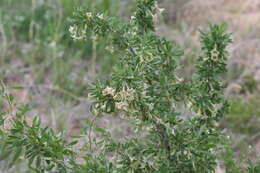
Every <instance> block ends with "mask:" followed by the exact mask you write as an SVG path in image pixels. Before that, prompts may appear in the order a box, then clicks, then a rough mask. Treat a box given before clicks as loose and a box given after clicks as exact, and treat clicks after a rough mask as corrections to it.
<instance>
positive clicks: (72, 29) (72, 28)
mask: <svg viewBox="0 0 260 173" xmlns="http://www.w3.org/2000/svg"><path fill="white" fill-rule="evenodd" d="M69 32H70V33H71V34H75V33H76V27H75V26H70V28H69Z"/></svg>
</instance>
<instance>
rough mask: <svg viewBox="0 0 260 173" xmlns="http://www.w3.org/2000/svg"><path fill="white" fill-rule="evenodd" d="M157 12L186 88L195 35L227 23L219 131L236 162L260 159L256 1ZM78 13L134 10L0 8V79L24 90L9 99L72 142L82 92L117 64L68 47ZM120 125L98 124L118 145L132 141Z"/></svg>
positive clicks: (96, 50) (42, 3) (54, 2)
mask: <svg viewBox="0 0 260 173" xmlns="http://www.w3.org/2000/svg"><path fill="white" fill-rule="evenodd" d="M159 6H160V7H161V8H165V11H164V13H163V14H162V16H159V22H158V23H157V26H156V29H157V31H156V32H157V33H158V34H159V35H161V36H163V37H166V38H167V39H171V40H173V41H176V42H177V43H178V44H179V45H180V47H182V48H183V50H184V52H185V55H184V56H183V57H182V58H181V59H179V60H178V61H179V63H180V64H181V66H180V68H179V69H178V72H179V74H180V75H181V77H183V78H184V80H189V79H190V76H191V74H192V73H193V72H194V63H195V59H196V57H198V56H199V55H200V40H199V37H198V36H199V30H201V29H205V28H207V27H208V23H209V22H211V23H225V24H226V25H227V27H228V29H229V31H230V32H232V33H233V36H232V37H233V40H234V44H233V45H232V46H231V47H230V48H229V52H230V59H229V64H228V69H229V71H228V74H227V75H226V76H225V78H224V82H225V83H226V84H227V89H226V90H225V93H226V96H227V97H228V98H229V99H230V100H231V108H230V113H229V115H227V116H226V118H224V119H223V120H222V121H221V123H220V124H219V126H220V127H221V128H222V129H223V132H225V133H226V134H227V135H229V136H230V137H231V141H232V150H234V151H235V153H236V155H237V158H242V157H241V156H246V155H247V156H246V157H248V156H249V157H250V158H251V159H253V160H254V159H256V158H257V155H259V153H260V87H259V86H260V82H259V81H260V22H259V21H260V1H259V0H218V1H205V0H160V1H159ZM79 7H82V8H86V9H88V10H90V11H97V12H103V13H107V14H109V15H112V16H120V17H121V19H122V20H128V19H129V18H130V17H129V15H130V14H131V12H132V11H133V9H134V3H133V1H132V0H0V79H2V80H3V81H4V82H5V83H8V84H10V85H20V86H23V89H22V90H19V91H12V92H13V94H14V95H15V97H16V98H17V99H18V100H19V101H20V102H23V103H28V104H29V105H30V107H31V111H30V115H31V116H32V115H41V118H42V119H43V122H44V123H46V124H49V125H50V126H51V127H53V128H55V129H57V131H61V130H65V129H66V131H68V133H71V134H79V133H80V132H82V129H84V124H85V123H86V124H87V122H88V119H89V118H88V117H89V116H90V113H89V105H90V103H89V101H88V100H87V95H88V85H89V84H90V83H91V81H92V80H94V79H96V78H101V79H104V78H106V77H107V76H108V75H109V74H110V73H111V71H112V66H113V64H114V63H115V62H116V61H117V58H118V57H115V56H112V55H111V54H110V53H109V51H108V50H107V49H109V48H107V47H106V46H105V44H104V42H98V43H95V42H93V41H87V42H85V41H84V42H82V41H73V40H72V39H71V37H70V35H69V32H68V28H69V26H70V22H71V20H72V19H71V18H72V15H73V11H74V10H75V9H76V8H79ZM183 74H184V75H183ZM30 115H29V116H30ZM82 120H84V121H82ZM118 121H121V120H118V119H116V118H114V117H108V118H106V119H103V120H100V125H104V124H105V126H107V127H108V128H110V129H111V130H112V131H114V134H115V136H117V137H120V136H124V135H129V133H130V134H131V130H129V127H128V126H127V125H125V124H124V122H123V123H118ZM118 124H119V125H118ZM119 126H120V127H119ZM118 127H119V128H118ZM118 129H120V130H118ZM121 129H124V130H121Z"/></svg>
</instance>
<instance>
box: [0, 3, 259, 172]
mask: <svg viewBox="0 0 260 173" xmlns="http://www.w3.org/2000/svg"><path fill="white" fill-rule="evenodd" d="M161 11H162V10H161V9H160V8H158V6H157V3H156V0H137V9H136V11H135V13H134V15H133V16H132V17H131V19H130V22H129V23H123V22H121V21H120V20H119V19H116V18H110V17H108V16H106V15H104V14H100V13H91V12H87V13H86V12H85V11H84V10H83V9H79V10H78V11H76V12H75V15H74V21H73V22H74V24H73V25H72V26H71V28H70V32H71V35H72V38H73V39H75V40H86V39H89V38H93V39H103V40H107V43H108V50H109V51H110V52H112V53H114V54H115V55H119V56H118V57H119V59H118V63H117V64H116V65H115V67H114V72H113V74H112V75H111V77H109V79H108V80H106V81H104V82H100V81H97V82H95V83H94V84H93V85H92V86H91V89H90V91H91V94H90V97H91V98H92V100H93V105H92V108H91V111H92V112H93V114H94V115H95V116H97V117H98V116H101V115H105V114H112V113H113V114H114V113H117V115H118V116H121V117H123V118H124V119H127V120H129V122H130V123H131V124H132V125H133V127H135V129H136V131H135V132H136V135H134V137H131V138H130V137H126V138H125V139H124V140H121V141H117V140H115V139H113V138H112V137H111V135H110V134H109V133H108V132H107V131H106V129H102V128H95V126H94V124H93V123H92V125H91V127H90V128H89V135H88V136H89V140H88V141H87V142H86V144H85V145H84V147H83V148H80V149H77V150H75V149H74V150H73V149H72V146H75V145H76V144H77V141H78V140H75V141H72V142H66V140H65V138H64V136H63V135H62V134H58V135H57V134H55V132H54V131H53V130H51V129H49V128H48V127H42V126H41V123H40V120H38V119H37V118H35V119H34V120H33V122H32V123H28V122H27V121H25V120H24V115H25V114H26V111H27V108H26V107H20V108H19V109H18V110H17V112H16V113H13V115H12V117H13V118H12V122H13V123H12V126H11V127H10V128H8V129H6V128H5V129H2V130H1V141H2V145H1V146H2V151H4V152H3V153H2V155H5V156H6V157H7V156H8V155H9V157H10V158H12V160H11V162H10V165H12V164H13V163H15V162H16V161H17V160H18V159H21V158H23V159H25V160H27V161H28V166H29V168H30V169H31V170H33V171H34V172H41V173H43V172H47V171H55V172H62V173H63V172H73V173H83V172H87V173H91V172H93V173H97V172H98V173H110V172H111V173H112V172H113V173H115V172H116V173H124V172H131V173H139V172H142V173H180V172H181V173H193V172H194V173H203V172H205V173H208V172H214V171H215V166H216V164H217V162H216V159H217V155H218V153H219V151H220V150H221V147H220V144H221V143H223V140H222V139H223V138H222V134H221V132H220V130H219V129H218V128H217V127H216V124H217V122H218V121H219V120H220V119H221V118H222V117H223V116H224V115H225V113H226V112H227V109H228V102H227V101H226V100H225V98H224V95H223V88H225V86H224V85H223V84H222V83H221V76H222V75H223V74H224V73H225V72H226V61H227V56H228V53H227V51H226V47H227V46H228V44H229V43H231V39H230V34H227V33H226V32H225V27H224V25H211V26H210V30H209V31H207V32H201V44H202V52H203V54H202V55H201V56H200V57H198V59H197V64H196V69H197V70H196V73H195V74H194V76H193V78H192V81H183V80H182V79H181V78H180V77H178V76H177V75H176V73H175V69H176V68H177V67H178V64H177V61H178V58H179V57H180V56H182V55H183V52H182V50H180V48H179V47H178V46H177V44H176V43H174V42H171V41H168V40H166V39H165V38H160V37H159V36H158V35H156V33H155V26H154V20H156V15H157V13H159V12H161ZM5 88H6V87H5V86H4V85H3V87H2V91H1V94H2V95H1V96H2V97H1V98H2V99H5V100H7V101H8V103H9V104H8V105H9V107H12V105H13V101H12V100H13V99H11V98H12V97H11V96H10V95H9V94H8V93H7V92H6V89H5ZM183 107H185V109H187V110H189V111H190V112H191V114H192V115H193V116H189V117H185V116H183V115H182V114H181V113H180V111H179V110H180V109H181V108H183ZM11 113H12V112H11ZM3 114H5V115H7V113H3ZM1 122H2V124H3V123H4V122H5V121H4V120H3V121H1ZM92 129H93V130H94V131H95V133H96V134H98V137H96V138H95V139H92V138H91V136H92V135H91V132H92ZM82 153H83V154H82ZM82 155H83V157H82V159H81V161H79V158H80V157H81V156H82ZM6 157H4V158H6ZM256 169H257V168H256Z"/></svg>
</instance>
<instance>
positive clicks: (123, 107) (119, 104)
mask: <svg viewBox="0 0 260 173" xmlns="http://www.w3.org/2000/svg"><path fill="white" fill-rule="evenodd" d="M128 106H129V105H128V103H127V102H117V103H116V108H117V109H119V110H123V111H127V109H128Z"/></svg>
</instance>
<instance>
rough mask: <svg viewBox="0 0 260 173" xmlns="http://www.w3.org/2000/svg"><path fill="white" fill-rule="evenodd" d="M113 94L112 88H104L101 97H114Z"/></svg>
mask: <svg viewBox="0 0 260 173" xmlns="http://www.w3.org/2000/svg"><path fill="white" fill-rule="evenodd" d="M115 92H116V90H115V89H114V88H112V87H108V86H107V87H106V88H105V89H104V90H103V91H102V95H103V96H108V95H111V96H114V95H115Z"/></svg>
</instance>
